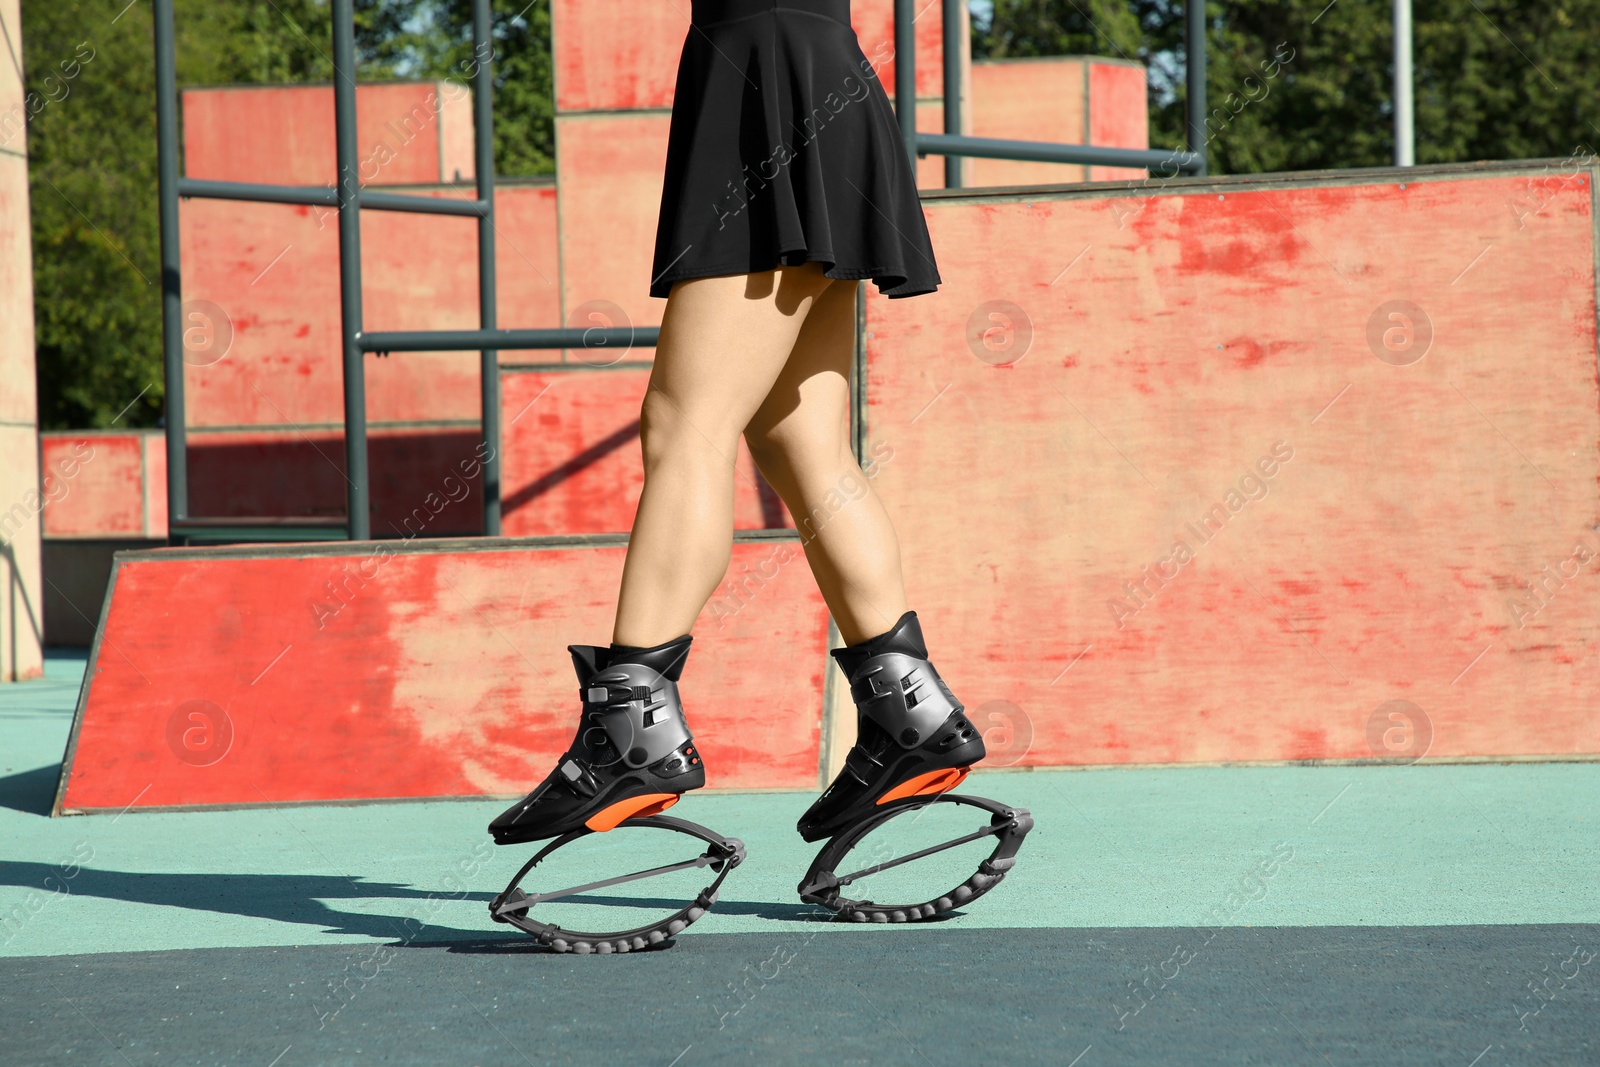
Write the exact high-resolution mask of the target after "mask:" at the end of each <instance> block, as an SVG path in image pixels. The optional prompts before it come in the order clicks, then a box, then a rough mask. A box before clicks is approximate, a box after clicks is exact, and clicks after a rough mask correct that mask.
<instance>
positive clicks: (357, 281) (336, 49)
mask: <svg viewBox="0 0 1600 1067" xmlns="http://www.w3.org/2000/svg"><path fill="white" fill-rule="evenodd" d="M355 37H356V31H355V13H354V10H353V4H352V0H333V125H334V136H335V138H336V140H337V143H338V160H339V313H340V319H341V322H342V333H343V337H344V465H345V481H346V483H347V487H346V493H345V500H346V512H347V514H346V517H345V522H346V523H347V525H348V526H349V533H350V540H352V541H366V540H368V539H370V538H371V536H372V520H371V517H370V516H369V515H368V513H367V512H368V509H367V389H366V366H365V362H364V361H365V358H366V357H365V354H364V353H363V351H362V348H361V344H360V337H361V207H360V204H359V202H358V201H359V198H360V192H361V174H360V171H359V166H360V164H359V163H358V162H357V149H356V40H355Z"/></svg>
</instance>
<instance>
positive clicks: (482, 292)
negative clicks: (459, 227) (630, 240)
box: [154, 0, 1205, 543]
mask: <svg viewBox="0 0 1600 1067" xmlns="http://www.w3.org/2000/svg"><path fill="white" fill-rule="evenodd" d="M963 3H965V0H943V8H944V53H943V57H942V59H943V66H944V94H945V96H944V124H945V132H944V133H943V134H932V133H918V132H917V130H916V117H915V116H916V108H915V105H914V101H915V100H916V67H915V47H914V44H915V38H914V32H913V20H914V18H915V13H914V11H913V6H912V0H895V5H894V16H895V29H894V33H895V56H896V62H895V112H896V114H897V116H898V117H899V120H900V130H901V135H902V137H903V138H904V140H905V144H906V149H907V151H908V152H909V153H910V157H911V161H912V164H913V166H915V163H916V160H917V158H918V156H920V155H928V154H933V155H943V156H944V157H945V182H946V185H948V186H951V187H958V186H959V185H960V167H959V163H960V161H959V158H957V157H961V156H983V157H988V158H993V159H1022V160H1040V161H1044V162H1051V163H1086V164H1092V165H1102V166H1126V167H1137V168H1150V167H1158V166H1166V165H1169V164H1170V165H1172V166H1175V167H1176V168H1177V170H1179V171H1183V172H1186V173H1192V174H1204V173H1205V159H1204V154H1203V147H1204V144H1205V40H1204V17H1205V16H1204V5H1203V4H1201V3H1198V2H1192V3H1190V4H1189V15H1188V24H1187V25H1188V61H1189V74H1188V77H1189V100H1188V128H1189V138H1188V139H1189V145H1190V151H1187V152H1182V151H1178V150H1173V151H1170V152H1162V151H1159V150H1156V149H1129V148H1105V147H1100V146H1093V145H1070V144H1055V143H1051V142H1044V141H1012V140H1002V139H996V138H989V137H969V136H963V135H962V134H961V133H960V128H961V105H960V96H961V94H960V76H961V74H960V72H961V52H960V49H961V48H963V47H965V46H966V44H967V41H966V35H965V34H964V33H963V32H962V23H963V20H962V17H961V16H962V11H961V8H960V6H958V5H960V4H963ZM332 14H333V90H334V92H333V99H334V136H335V139H336V142H337V153H336V156H337V170H338V182H337V184H336V185H335V187H334V188H332V189H326V188H319V187H314V186H313V187H304V186H288V185H262V184H255V183H250V182H222V181H207V180H201V179H195V178H184V177H180V176H179V174H178V93H177V76H176V66H175V62H174V52H175V43H174V32H173V0H154V15H155V53H156V139H157V147H158V152H159V184H160V207H161V322H162V356H163V363H164V367H165V382H166V440H167V515H168V527H169V540H171V541H173V542H175V543H186V542H189V541H195V540H219V539H228V540H285V539H290V538H300V539H304V540H323V539H329V538H335V539H337V538H340V537H343V538H347V539H349V540H352V541H364V540H368V539H369V538H370V537H371V536H372V530H371V517H370V515H369V501H370V486H369V478H368V470H367V411H366V368H365V365H364V362H365V355H366V353H368V352H380V353H387V352H391V351H394V352H400V351H405V352H423V351H455V350H470V349H477V350H478V353H479V361H480V368H481V375H482V382H481V389H480V394H481V406H482V416H481V418H482V432H481V437H482V443H483V453H484V456H485V459H484V460H483V464H482V466H483V531H484V533H485V534H486V535H488V536H497V535H499V533H500V518H501V516H500V506H501V494H500V367H499V352H500V351H501V350H502V349H553V348H603V347H615V346H617V345H637V346H640V347H646V348H652V347H654V346H655V344H656V342H657V340H658V339H659V336H660V331H659V328H657V327H611V328H602V329H585V328H566V329H536V330H501V329H497V328H496V323H495V262H494V255H495V230H494V118H493V114H494V112H493V107H494V87H493V78H492V73H491V64H492V59H493V44H492V33H491V30H492V22H491V15H490V7H489V0H473V5H472V37H473V58H474V61H475V63H476V70H475V72H474V74H473V128H474V136H475V137H476V142H477V143H476V161H475V169H476V175H475V177H476V182H477V199H475V200H466V199H448V198H439V197H429V196H415V195H406V194H399V193H383V192H376V191H373V190H369V189H362V188H361V186H360V178H359V173H358V162H357V153H358V145H357V139H356V81H355V76H356V61H355V22H354V13H353V0H333V11H332ZM906 102H911V106H906ZM188 198H196V199H216V200H238V201H255V202H261V203H273V204H303V205H309V206H314V207H332V208H337V209H338V212H339V308H340V332H341V337H342V362H343V382H344V449H345V471H344V474H345V481H346V482H347V488H346V494H345V497H346V517H345V522H344V525H343V527H340V526H338V525H337V522H336V520H329V519H327V518H313V517H305V518H300V519H296V518H281V517H280V518H259V519H250V518H227V519H224V518H196V517H193V516H191V515H190V514H189V478H188V470H189V467H188V428H187V425H186V423H185V412H184V370H183V368H184V359H183V330H184V327H183V295H182V291H183V286H182V265H181V263H180V256H179V235H178V201H179V200H180V199H188ZM362 209H366V210H373V211H403V212H415V213H419V214H427V215H454V216H467V217H471V218H475V219H477V220H478V320H479V329H476V330H421V331H396V332H383V333H367V332H366V330H365V328H364V325H363V321H362V299H361V297H362V289H361V226H360V211H361V210H362Z"/></svg>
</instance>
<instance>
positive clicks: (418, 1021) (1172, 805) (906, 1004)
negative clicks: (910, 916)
mask: <svg viewBox="0 0 1600 1067" xmlns="http://www.w3.org/2000/svg"><path fill="white" fill-rule="evenodd" d="M82 671H83V659H82V657H81V656H70V655H56V656H55V657H53V658H52V659H50V661H49V663H48V670H47V673H46V677H45V678H44V679H43V680H42V681H38V682H31V683H25V684H20V685H14V686H7V687H5V688H3V689H0V1062H3V1063H5V1064H7V1065H13V1064H15V1065H22V1064H56V1063H71V1064H133V1065H144V1064H190V1063H195V1064H255V1065H260V1067H294V1065H297V1064H321V1063H387V1064H547V1063H550V1064H568V1063H571V1064H580V1063H607V1064H609V1063H624V1064H660V1065H661V1067H692V1065H695V1064H711V1063H718V1064H721V1063H729V1064H732V1063H739V1064H745V1063H759V1064H769V1063H770V1064H785V1063H796V1064H808V1065H809V1064H827V1063H849V1064H874V1065H876V1064H906V1065H923V1067H927V1065H935V1067H945V1065H952V1067H954V1065H957V1064H970V1063H978V1062H983V1063H1019V1064H1035V1063H1037V1064H1056V1065H1064V1067H1065V1065H1070V1067H1100V1065H1111V1064H1211V1063H1217V1064H1258V1063H1259V1064H1313V1065H1315V1064H1327V1065H1329V1067H1344V1065H1347V1064H1383V1065H1389V1064H1441V1065H1454V1067H1496V1065H1501V1064H1546V1063H1548V1064H1596V1063H1600V885H1597V873H1600V769H1597V767H1596V765H1595V764H1592V763H1506V764H1488V763H1484V764H1469V765H1429V764H1421V765H1415V766H1396V765H1377V766H1323V767H1306V766H1285V767H1279V766H1273V767H1190V768H1185V767H1174V768H1166V769H1123V770H1117V769H1096V770H1087V771H1048V772H1041V771H988V772H977V773H974V774H973V775H972V776H971V778H969V779H968V781H967V783H966V784H964V785H963V786H962V787H961V790H960V791H961V792H964V793H972V794H977V795H982V796H990V797H995V798H998V799H1001V800H1004V801H1005V802H1007V803H1010V804H1016V805H1020V806H1023V807H1026V808H1028V809H1030V810H1031V811H1032V812H1033V815H1034V818H1035V821H1036V827H1035V829H1034V830H1033V832H1032V834H1031V835H1030V836H1029V837H1028V840H1027V842H1026V843H1025V844H1024V846H1023V848H1022V851H1021V853H1020V855H1019V859H1018V864H1017V867H1016V868H1015V869H1014V870H1013V871H1012V873H1011V874H1010V875H1009V876H1008V877H1007V879H1006V880H1005V881H1004V882H1003V883H1002V884H1001V885H1000V886H999V887H997V888H996V889H995V890H993V892H991V893H990V894H989V895H988V896H986V897H983V898H982V899H980V900H977V901H975V902H973V903H972V904H971V905H970V906H968V907H966V908H965V909H963V910H962V911H961V912H959V913H957V914H955V915H953V916H951V917H949V918H947V919H945V920H943V921H939V922H933V923H926V924H920V925H907V926H861V925H854V924H848V923H842V922H836V921H826V920H824V919H822V918H821V917H819V916H818V915H817V914H816V913H815V912H816V909H814V908H812V907H810V906H808V905H804V904H802V903H801V902H800V901H799V899H798V897H797V896H796V893H795V886H796V883H797V882H798V880H799V878H800V876H801V875H802V874H803V873H804V871H805V869H806V866H807V865H808V863H809V862H810V859H811V856H812V855H813V853H814V851H815V846H810V845H806V844H804V843H803V842H801V840H800V839H799V837H798V835H797V834H796V833H795V831H794V820H795V818H796V817H797V816H798V815H799V813H800V812H801V811H802V810H803V809H804V808H805V806H806V805H807V804H808V803H809V802H810V799H811V797H810V795H809V794H803V793H764V794H712V795H699V794H691V795H690V796H688V797H687V798H686V799H685V800H684V801H683V802H682V803H681V804H679V805H678V806H677V807H676V808H675V809H674V810H673V812H672V814H674V815H678V816H682V817H684V818H688V819H692V820H694V821H696V822H700V823H704V824H705V825H707V826H710V827H713V828H715V829H716V830H718V831H719V832H722V833H725V834H731V835H734V836H737V837H740V838H741V839H743V840H744V841H745V842H746V844H747V846H748V849H749V856H748V859H747V860H746V861H745V862H744V864H743V865H742V866H741V867H739V868H738V869H737V870H735V871H734V872H733V873H732V874H731V875H730V876H729V877H728V879H727V881H726V882H725V883H724V885H723V888H722V895H721V901H720V903H719V904H718V905H717V907H716V909H715V910H714V911H713V912H712V913H711V914H709V915H707V916H706V917H705V918H703V919H701V920H700V922H698V923H697V924H695V925H694V926H693V927H691V928H690V929H689V930H687V931H685V932H684V933H683V934H681V935H680V936H679V937H677V938H676V939H675V941H674V943H673V944H672V945H671V947H669V948H666V949H664V950H657V951H650V952H639V953H631V954H628V955H619V956H588V957H577V956H570V955H555V954H549V953H546V952H544V951H541V950H539V949H538V948H537V947H535V946H534V945H533V943H532V941H531V940H530V939H529V938H527V937H526V936H525V935H522V934H520V933H518V932H516V931H514V930H512V929H510V928H509V927H506V926H503V925H499V924H496V923H493V922H491V921H490V919H489V916H488V913H487V910H486V902H487V901H488V900H489V899H490V898H491V897H492V896H493V895H494V894H495V893H497V892H499V891H500V889H502V888H503V887H504V885H505V883H506V881H507V880H508V879H509V878H510V876H511V875H512V874H513V873H514V872H515V870H516V868H517V867H518V866H520V865H521V864H522V862H524V861H525V860H526V859H527V858H528V857H529V856H530V855H531V854H532V849H531V848H530V847H526V846H517V847H514V848H511V847H508V848H495V847H494V846H492V845H490V844H489V841H488V837H487V834H486V832H485V827H486V825H487V823H488V821H489V819H490V818H492V817H493V816H494V815H495V814H496V813H498V812H499V811H500V810H501V808H503V807H504V804H503V803H502V802H499V801H482V802H478V801H472V802H467V801H455V802H418V803H387V804H368V805H345V806H334V805H329V806H305V807H284V808H274V809H254V810H232V811H200V812H143V811H138V812H128V813H126V814H123V815H94V816H79V817H70V818H58V819H51V818H49V817H48V815H47V812H48V810H49V806H50V802H51V799H52V797H53V794H54V790H55V786H56V780H57V776H58V772H59V764H60V760H61V754H62V750H63V748H64V746H65V743H66V737H67V732H68V728H69V725H70V721H71V715H72V708H73V705H74V703H75V701H76V697H77V692H78V686H79V682H80V679H81V676H82ZM383 771H384V769H383V767H382V766H381V765H375V766H374V767H373V768H372V773H373V774H374V775H380V776H381V775H382V774H383ZM129 799H130V801H131V800H132V799H133V798H132V797H130V798H129ZM940 807H943V806H940ZM952 807H953V806H952ZM638 833H643V831H639V832H638ZM590 841H592V842H594V843H595V846H596V848H595V849H594V850H593V851H592V852H591V853H590V854H588V856H587V857H582V856H580V857H578V858H577V859H576V860H575V861H574V867H575V869H577V868H581V867H582V866H583V864H584V863H585V862H588V861H589V860H594V861H596V862H603V861H605V860H607V859H610V860H612V861H617V860H619V858H620V859H621V860H622V861H623V862H627V860H628V856H627V855H625V854H628V853H632V852H635V851H638V852H641V854H642V853H643V852H647V851H649V849H648V848H646V847H644V846H643V845H637V844H635V843H632V842H624V840H623V836H622V834H621V833H617V834H612V835H597V836H596V837H595V838H592V839H590ZM646 844H648V843H646ZM652 847H653V846H652ZM684 851H686V849H684V848H681V847H680V848H679V849H678V852H679V853H683V852H684ZM688 851H692V846H691V847H690V848H689V849H688ZM951 862H952V863H953V862H956V861H955V860H952V861H951ZM613 869H615V868H613ZM621 869H624V870H626V869H633V868H631V867H623V868H621ZM686 877H687V878H688V879H689V881H687V882H683V883H681V885H684V886H689V885H691V883H693V884H694V885H698V884H703V882H704V881H705V880H706V878H705V875H704V872H700V873H699V874H698V875H696V874H693V873H691V874H689V875H687V876H686ZM581 878H582V876H581V875H580V876H579V880H581ZM696 879H698V881H696ZM642 884H644V883H634V885H636V886H637V885H642ZM657 891H658V890H653V889H638V890H634V891H632V895H630V893H629V892H626V891H622V890H618V891H610V890H607V891H602V892H601V893H600V894H591V899H588V900H584V901H580V902H578V903H574V904H572V905H571V906H572V907H574V908H583V909H587V910H588V912H590V913H594V914H616V915H628V914H632V913H633V912H634V910H635V909H636V908H638V907H641V906H643V905H647V904H649V903H651V901H650V900H649V899H646V898H647V897H648V895H649V894H650V893H652V892H657ZM663 892H664V891H663ZM688 892H689V893H691V894H692V892H693V888H689V889H688ZM608 894H609V895H608ZM641 894H643V896H641Z"/></svg>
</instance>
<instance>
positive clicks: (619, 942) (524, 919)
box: [489, 815, 745, 955]
mask: <svg viewBox="0 0 1600 1067" xmlns="http://www.w3.org/2000/svg"><path fill="white" fill-rule="evenodd" d="M629 826H646V827H656V828H658V829H662V830H675V831H677V832H678V833H681V834H688V835H689V836H691V837H697V838H699V839H700V840H702V841H704V842H706V844H707V845H708V846H709V847H708V848H707V849H706V850H705V852H704V853H702V854H701V855H700V856H697V857H695V858H694V859H692V860H684V861H682V862H680V863H669V864H667V865H666V866H664V867H653V868H651V869H650V870H647V871H638V872H635V873H633V874H624V875H619V876H617V877H615V878H603V879H601V880H599V881H597V882H589V883H587V884H585V885H577V886H571V887H569V888H567V889H557V890H555V891H553V892H549V893H525V892H523V890H522V888H521V884H522V880H523V879H524V878H526V877H527V876H528V873H529V872H530V871H532V870H533V869H534V868H535V867H537V866H538V865H539V862H540V861H541V860H543V859H544V858H545V857H546V856H548V855H550V853H552V852H554V851H555V850H556V849H558V848H560V847H562V846H563V845H568V844H571V843H572V842H573V841H576V840H578V839H579V838H581V837H587V836H589V835H590V834H591V833H594V831H593V830H589V829H586V828H580V829H577V830H573V831H571V832H569V833H565V834H562V835H561V836H560V837H558V838H556V839H555V840H554V841H552V842H550V843H549V844H548V845H546V846H545V847H544V848H542V849H540V850H539V852H538V853H537V854H536V855H535V856H534V857H533V859H531V860H529V861H528V862H527V863H525V864H523V865H522V869H521V870H519V871H518V872H517V873H516V876H515V877H513V878H512V879H511V881H510V883H509V884H507V885H506V887H505V890H504V891H503V892H501V893H500V895H499V896H497V897H495V898H494V899H493V900H491V901H490V902H489V916H490V918H492V919H494V921H495V922H501V923H510V924H511V925H512V926H515V927H516V928H517V929H519V930H522V931H523V932H524V933H528V934H531V935H533V938H534V940H536V941H538V942H539V944H541V945H543V946H544V947H546V948H548V949H550V950H551V951H552V952H575V953H578V954H579V955H588V954H590V953H596V952H597V953H601V954H609V953H616V952H636V951H640V950H643V949H649V948H654V947H655V946H657V945H660V944H662V943H663V942H665V941H666V940H667V939H668V938H670V937H673V936H674V935H676V934H679V933H681V932H683V930H685V929H686V928H688V926H689V925H690V924H691V923H693V922H694V921H695V920H696V919H698V918H700V917H701V916H702V915H704V914H705V913H706V912H708V911H710V910H711V907H712V905H714V904H715V903H716V902H717V892H718V891H719V890H720V889H721V887H722V880H723V879H724V878H726V877H728V872H729V871H731V870H733V869H734V868H735V867H737V866H739V864H740V863H742V862H744V855H745V849H744V842H743V841H740V840H739V839H738V838H737V837H723V836H722V835H721V834H719V833H717V832H716V831H714V830H710V829H707V828H706V827H704V826H701V825H700V824H699V823H694V822H690V821H689V820H687V819H676V818H673V817H672V816H670V815H648V816H644V817H642V818H637V819H628V820H627V821H625V822H623V823H620V824H618V826H617V829H619V830H620V829H624V828H626V827H629ZM691 867H710V868H711V869H712V870H714V871H716V872H717V877H716V879H715V880H714V881H713V882H712V883H711V884H710V885H708V886H706V887H705V888H704V889H702V890H700V892H699V893H698V894H696V895H695V898H694V900H692V901H690V902H689V903H688V904H687V905H685V906H684V907H682V908H680V909H678V910H677V911H676V912H674V913H673V914H671V915H669V916H667V917H666V918H664V919H661V920H659V921H658V922H654V923H650V924H649V925H647V926H639V927H635V928H633V929H631V930H617V931H612V932H608V933H591V932H587V931H583V930H564V929H562V928H561V927H559V926H556V925H553V924H551V923H542V922H539V921H538V920H536V919H534V918H532V916H531V914H530V913H531V912H532V910H533V908H534V906H535V905H537V904H542V903H544V902H545V901H548V900H558V899H560V898H562V897H570V896H576V895H577V894H579V893H586V892H589V891H590V890H594V889H604V888H605V887H607V886H613V885H620V884H621V883H623V882H632V881H637V880H639V879H641V878H651V877H655V876H657V875H662V874H669V873H671V872H673V871H682V870H688V869H689V868H691Z"/></svg>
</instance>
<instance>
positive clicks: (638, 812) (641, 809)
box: [583, 793, 678, 832]
mask: <svg viewBox="0 0 1600 1067" xmlns="http://www.w3.org/2000/svg"><path fill="white" fill-rule="evenodd" d="M677 802H678V794H676V793H645V794H643V795H642V796H637V797H629V798H628V799H627V800H619V801H617V802H616V803H615V804H612V805H610V806H609V807H604V808H601V809H600V810H599V811H597V812H595V813H594V814H593V815H591V816H589V818H588V819H587V820H585V821H584V824H583V825H585V826H587V827H588V828H589V829H591V830H595V831H599V832H604V831H606V830H613V829H615V828H616V827H617V825H618V824H619V823H622V822H625V821H627V820H628V819H636V818H639V817H640V816H643V815H660V814H661V813H662V812H663V811H666V810H667V809H668V808H670V807H672V805H674V804H676V803H677Z"/></svg>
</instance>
